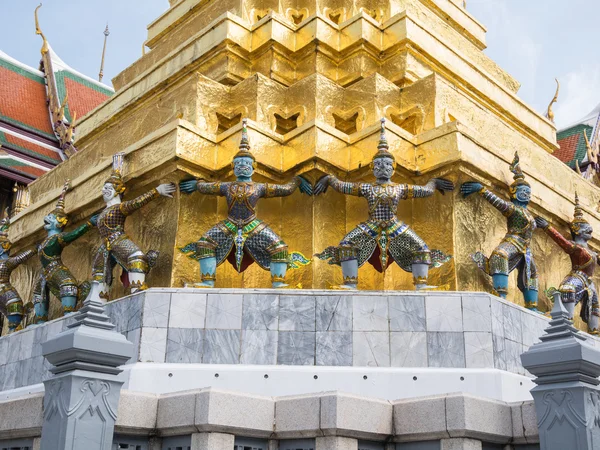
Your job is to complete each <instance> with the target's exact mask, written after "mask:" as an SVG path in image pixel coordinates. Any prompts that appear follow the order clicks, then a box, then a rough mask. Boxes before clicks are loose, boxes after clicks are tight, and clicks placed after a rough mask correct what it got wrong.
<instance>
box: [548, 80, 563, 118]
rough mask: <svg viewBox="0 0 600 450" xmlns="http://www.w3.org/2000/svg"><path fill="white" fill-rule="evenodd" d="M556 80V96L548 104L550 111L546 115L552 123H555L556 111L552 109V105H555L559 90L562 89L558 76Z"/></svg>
mask: <svg viewBox="0 0 600 450" xmlns="http://www.w3.org/2000/svg"><path fill="white" fill-rule="evenodd" d="M555 80H556V94H554V98H553V99H552V101H551V102H550V104H549V105H548V111H547V112H546V117H547V118H548V119H549V120H550V122H552V123H554V111H552V105H554V104H555V103H556V102H557V101H558V92H559V91H560V83H559V82H558V78H555Z"/></svg>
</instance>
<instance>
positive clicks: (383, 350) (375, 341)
mask: <svg viewBox="0 0 600 450" xmlns="http://www.w3.org/2000/svg"><path fill="white" fill-rule="evenodd" d="M352 363H353V365H354V366H361V367H364V366H368V367H389V366H390V334H389V333H388V332H384V331H356V332H354V333H353V334H352Z"/></svg>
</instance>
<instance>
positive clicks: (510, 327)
mask: <svg viewBox="0 0 600 450" xmlns="http://www.w3.org/2000/svg"><path fill="white" fill-rule="evenodd" d="M502 311H503V312H504V338H505V339H509V340H511V341H514V342H518V343H519V344H522V343H523V330H522V316H523V311H521V310H520V309H519V308H517V307H514V306H510V305H502Z"/></svg>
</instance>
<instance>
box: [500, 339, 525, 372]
mask: <svg viewBox="0 0 600 450" xmlns="http://www.w3.org/2000/svg"><path fill="white" fill-rule="evenodd" d="M504 345H505V351H506V353H505V354H506V370H508V371H509V372H513V373H518V374H521V375H525V369H524V368H523V365H522V364H521V354H522V353H523V344H521V343H520V342H514V341H511V340H509V339H504Z"/></svg>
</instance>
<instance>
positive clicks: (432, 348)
mask: <svg viewBox="0 0 600 450" xmlns="http://www.w3.org/2000/svg"><path fill="white" fill-rule="evenodd" d="M427 354H428V356H429V367H455V368H457V367H465V340H464V335H463V333H452V332H439V333H435V332H428V333H427Z"/></svg>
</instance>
